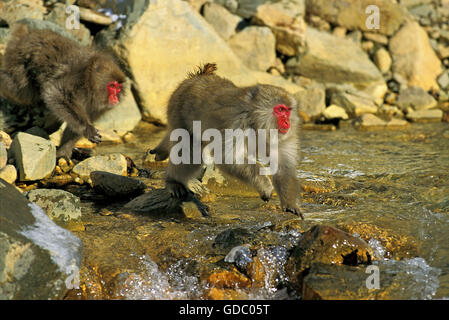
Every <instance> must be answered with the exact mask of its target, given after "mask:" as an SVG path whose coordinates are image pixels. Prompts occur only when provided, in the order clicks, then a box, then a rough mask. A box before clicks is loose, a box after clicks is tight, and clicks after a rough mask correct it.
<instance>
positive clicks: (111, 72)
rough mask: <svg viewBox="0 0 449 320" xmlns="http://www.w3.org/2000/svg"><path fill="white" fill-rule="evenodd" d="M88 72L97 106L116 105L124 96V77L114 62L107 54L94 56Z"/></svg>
mask: <svg viewBox="0 0 449 320" xmlns="http://www.w3.org/2000/svg"><path fill="white" fill-rule="evenodd" d="M90 70H91V74H90V77H91V86H92V88H94V94H95V99H97V101H98V102H99V104H101V105H103V106H105V107H106V108H111V107H113V106H115V105H116V104H118V103H119V102H120V101H121V98H122V96H123V94H124V88H123V84H124V82H125V81H126V76H125V74H124V73H123V72H122V70H121V69H120V68H119V67H118V65H117V63H116V62H115V60H114V59H113V58H112V57H110V56H109V55H107V54H98V55H95V56H94V57H93V58H92V62H91V68H90Z"/></svg>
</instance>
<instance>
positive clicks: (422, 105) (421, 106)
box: [396, 87, 437, 110]
mask: <svg viewBox="0 0 449 320" xmlns="http://www.w3.org/2000/svg"><path fill="white" fill-rule="evenodd" d="M396 104H397V105H398V106H399V107H400V108H401V109H402V110H406V109H407V108H412V109H414V110H427V109H432V108H435V107H436V106H437V101H436V100H435V99H434V98H433V97H432V96H431V95H430V94H428V93H427V92H426V91H425V90H423V89H421V88H420V87H409V88H407V89H405V90H401V92H400V93H399V96H398V98H397V101H396Z"/></svg>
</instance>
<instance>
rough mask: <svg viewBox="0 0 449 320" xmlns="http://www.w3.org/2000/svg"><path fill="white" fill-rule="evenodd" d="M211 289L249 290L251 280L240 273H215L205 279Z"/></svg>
mask: <svg viewBox="0 0 449 320" xmlns="http://www.w3.org/2000/svg"><path fill="white" fill-rule="evenodd" d="M207 282H208V284H209V285H210V286H211V287H215V288H219V289H223V288H227V289H235V288H249V287H250V286H251V280H250V279H248V278H247V277H246V276H244V275H243V274H241V273H238V272H232V271H227V270H225V271H221V272H215V273H213V274H211V275H210V276H209V278H208V279H207Z"/></svg>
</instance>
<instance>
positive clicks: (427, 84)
mask: <svg viewBox="0 0 449 320" xmlns="http://www.w3.org/2000/svg"><path fill="white" fill-rule="evenodd" d="M389 51H390V53H391V56H392V58H393V66H392V67H393V72H395V73H398V74H400V75H401V76H402V77H404V78H405V79H406V80H407V82H408V85H409V86H418V87H421V88H423V89H424V90H430V89H432V88H437V87H438V85H437V83H436V78H437V76H438V75H440V74H441V71H442V70H441V62H440V60H439V59H438V57H437V56H436V54H435V52H434V51H433V49H432V47H431V46H430V43H429V38H428V36H427V33H426V32H425V31H424V30H423V29H422V28H421V27H420V26H419V24H418V23H417V22H407V23H406V24H405V25H404V26H403V27H401V29H400V30H399V31H398V32H397V33H396V34H395V35H394V36H393V37H392V38H391V39H390V44H389Z"/></svg>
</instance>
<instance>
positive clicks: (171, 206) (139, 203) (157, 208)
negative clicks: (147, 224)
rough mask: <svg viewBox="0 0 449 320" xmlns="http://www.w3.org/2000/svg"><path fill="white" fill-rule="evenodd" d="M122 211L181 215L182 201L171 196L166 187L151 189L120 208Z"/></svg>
mask: <svg viewBox="0 0 449 320" xmlns="http://www.w3.org/2000/svg"><path fill="white" fill-rule="evenodd" d="M122 211H123V212H132V213H138V214H148V215H171V214H175V215H182V214H183V211H182V201H181V200H180V199H178V198H173V197H172V195H171V194H170V192H168V191H167V190H166V189H155V190H151V191H149V192H147V193H145V194H143V195H141V196H138V197H137V198H134V199H133V200H131V201H130V202H128V203H127V204H125V205H124V206H123V208H122Z"/></svg>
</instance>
